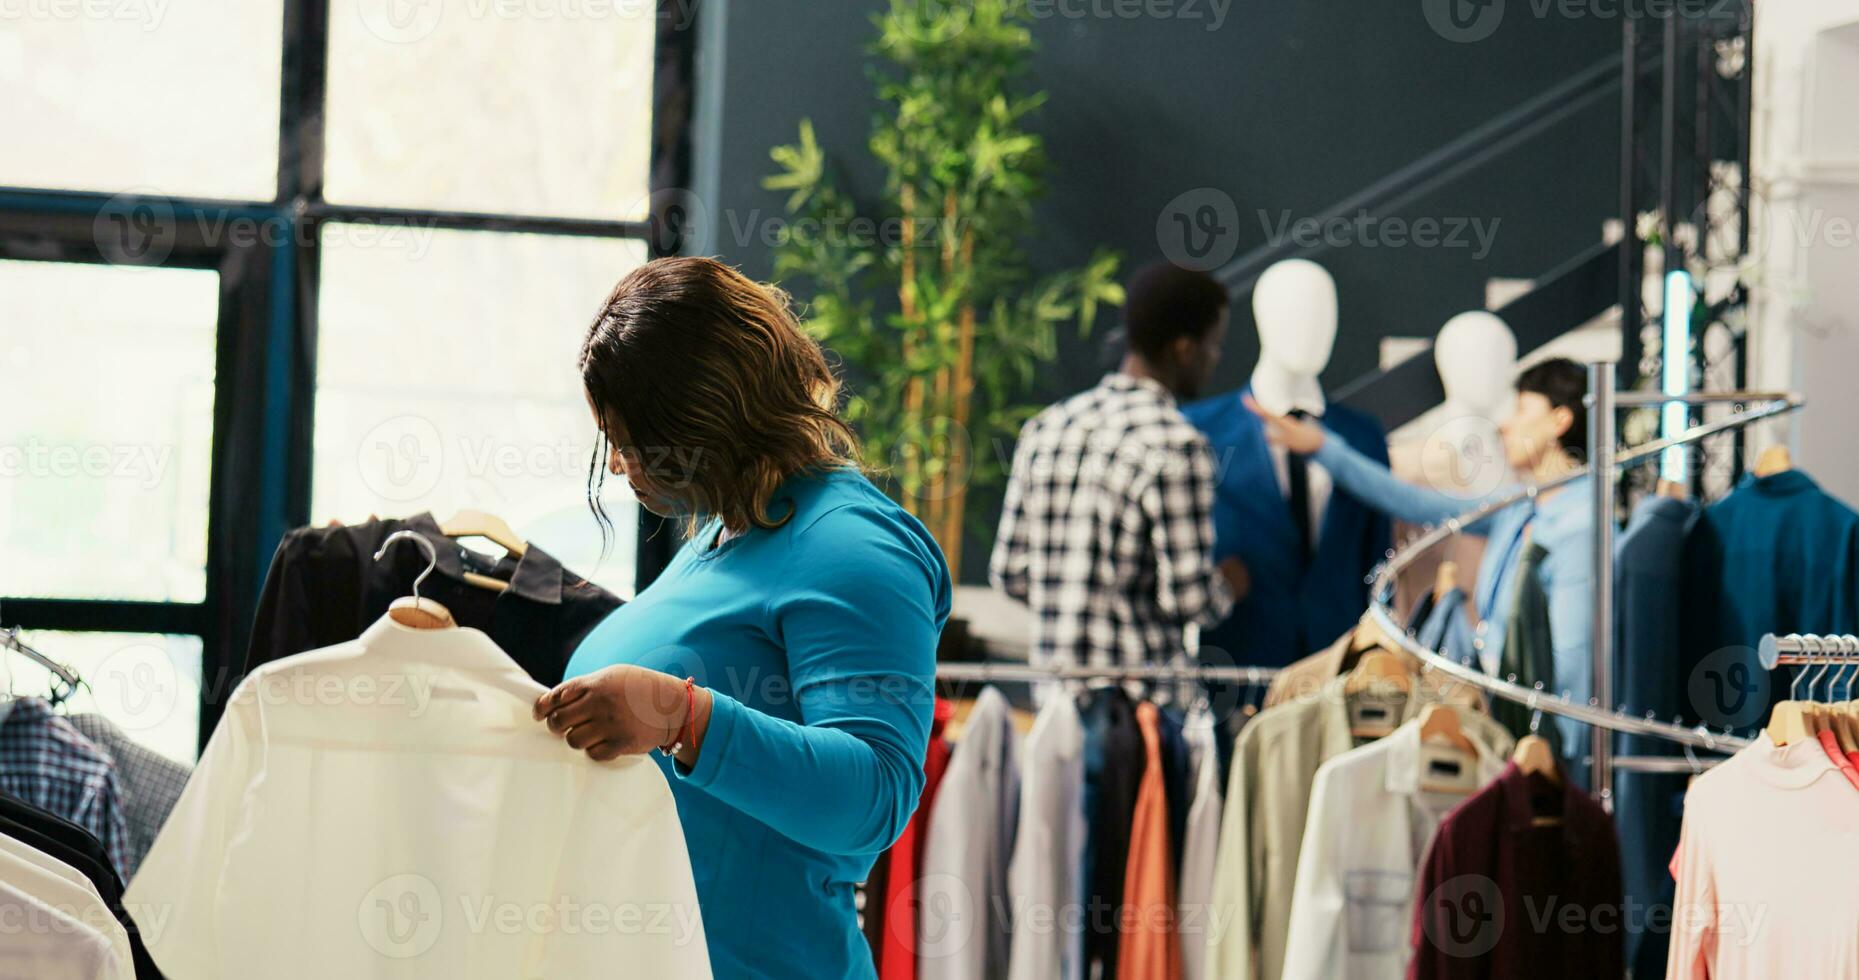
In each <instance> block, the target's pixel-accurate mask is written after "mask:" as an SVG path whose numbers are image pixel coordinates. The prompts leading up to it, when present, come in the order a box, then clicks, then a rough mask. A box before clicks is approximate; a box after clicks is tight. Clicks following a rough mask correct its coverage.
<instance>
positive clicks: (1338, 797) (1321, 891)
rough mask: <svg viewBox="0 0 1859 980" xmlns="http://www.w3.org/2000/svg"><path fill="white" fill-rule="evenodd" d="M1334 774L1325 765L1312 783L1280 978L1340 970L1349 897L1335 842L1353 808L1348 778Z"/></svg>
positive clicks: (1325, 976)
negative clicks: (1308, 811) (1344, 923)
mask: <svg viewBox="0 0 1859 980" xmlns="http://www.w3.org/2000/svg"><path fill="white" fill-rule="evenodd" d="M1338 758H1340V756H1339V757H1338ZM1338 772H1339V770H1338V769H1337V768H1336V767H1335V766H1332V765H1327V764H1326V765H1325V766H1324V767H1323V768H1321V769H1318V770H1317V781H1316V782H1315V783H1313V784H1312V786H1311V790H1310V816H1309V817H1308V818H1307V819H1306V820H1305V822H1304V844H1303V847H1302V849H1301V850H1300V851H1299V852H1298V859H1297V884H1296V885H1295V886H1293V887H1292V889H1291V921H1290V926H1289V928H1288V930H1287V931H1286V934H1285V964H1284V975H1283V976H1284V980H1330V978H1332V977H1340V976H1343V974H1344V965H1345V964H1344V958H1343V954H1342V949H1343V948H1344V938H1345V937H1344V936H1343V915H1344V912H1345V910H1346V908H1347V900H1348V896H1347V895H1346V894H1345V893H1344V890H1343V886H1344V881H1343V868H1342V867H1341V864H1340V861H1339V859H1338V855H1337V843H1338V841H1339V840H1340V838H1341V837H1342V835H1343V834H1344V833H1345V832H1346V829H1347V823H1348V821H1349V820H1350V819H1351V818H1352V816H1353V815H1354V814H1355V813H1356V807H1355V806H1354V801H1353V800H1351V799H1350V792H1349V785H1348V784H1349V780H1348V778H1347V777H1346V776H1345V777H1343V778H1338V777H1337V773H1338ZM1397 935H1398V933H1397Z"/></svg>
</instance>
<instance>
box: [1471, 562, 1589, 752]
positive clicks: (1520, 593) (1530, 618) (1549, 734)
mask: <svg viewBox="0 0 1859 980" xmlns="http://www.w3.org/2000/svg"><path fill="white" fill-rule="evenodd" d="M1547 557H1549V551H1548V550H1547V549H1545V548H1544V547H1543V546H1542V545H1540V544H1538V543H1536V542H1534V541H1532V542H1530V545H1529V547H1527V548H1525V549H1524V552H1523V557H1522V558H1520V559H1518V561H1517V573H1516V575H1517V587H1516V596H1517V598H1516V600H1515V601H1514V602H1512V604H1511V613H1510V622H1508V623H1506V624H1505V626H1504V655H1503V657H1502V658H1501V659H1500V660H1499V661H1498V676H1499V677H1514V678H1515V683H1517V684H1519V685H1521V686H1523V687H1534V686H1536V685H1538V684H1541V685H1542V687H1543V690H1545V691H1554V690H1555V689H1556V659H1555V644H1554V643H1553V642H1551V638H1550V635H1549V594H1548V593H1547V592H1545V591H1544V590H1543V580H1542V577H1541V576H1539V575H1538V574H1537V569H1539V568H1541V567H1542V566H1543V559H1545V558H1547ZM1534 714H1535V712H1534V711H1531V710H1530V708H1529V707H1527V706H1525V705H1521V704H1518V703H1516V702H1515V701H1508V700H1505V699H1503V698H1499V699H1498V700H1497V703H1496V704H1494V705H1492V706H1491V717H1492V718H1495V719H1497V721H1498V722H1499V723H1500V724H1502V725H1503V726H1504V727H1505V728H1506V729H1507V730H1508V731H1509V732H1510V733H1511V734H1512V735H1514V736H1516V737H1517V738H1519V739H1521V738H1523V737H1524V736H1525V735H1528V734H1530V719H1531V717H1532V716H1533V715H1534ZM1537 734H1538V735H1541V736H1542V737H1543V738H1544V739H1546V740H1548V742H1549V744H1550V745H1551V746H1552V747H1554V748H1555V750H1556V755H1558V756H1561V755H1564V754H1565V753H1564V748H1563V746H1562V745H1560V744H1559V743H1560V742H1561V733H1560V731H1559V730H1558V729H1557V727H1556V726H1555V725H1554V724H1548V725H1539V726H1538V728H1537ZM1574 750H1575V747H1574V746H1570V747H1568V751H1574Z"/></svg>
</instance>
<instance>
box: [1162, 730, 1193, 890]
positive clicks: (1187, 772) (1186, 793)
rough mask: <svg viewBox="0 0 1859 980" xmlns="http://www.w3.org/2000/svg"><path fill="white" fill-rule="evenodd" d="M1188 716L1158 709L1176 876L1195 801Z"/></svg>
mask: <svg viewBox="0 0 1859 980" xmlns="http://www.w3.org/2000/svg"><path fill="white" fill-rule="evenodd" d="M1185 724H1186V720H1185V719H1184V718H1183V717H1182V715H1181V712H1180V711H1179V710H1177V709H1175V708H1173V707H1168V708H1163V709H1162V710H1161V711H1158V712H1156V728H1157V730H1158V733H1159V734H1160V735H1161V736H1162V788H1163V790H1164V791H1165V793H1166V795H1167V796H1168V850H1169V857H1170V858H1171V859H1173V860H1174V862H1175V876H1176V879H1177V880H1179V879H1180V876H1181V851H1182V847H1183V846H1184V845H1185V844H1186V843H1187V837H1188V808H1189V807H1190V806H1192V805H1193V803H1194V787H1193V786H1191V785H1189V783H1190V781H1191V777H1192V775H1193V769H1194V757H1193V754H1192V753H1191V752H1190V751H1189V749H1188V740H1187V737H1186V736H1184V735H1183V734H1182V728H1183V726H1184V725H1185Z"/></svg>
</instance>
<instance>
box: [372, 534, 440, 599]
mask: <svg viewBox="0 0 1859 980" xmlns="http://www.w3.org/2000/svg"><path fill="white" fill-rule="evenodd" d="M400 540H407V541H412V542H414V543H415V544H418V545H419V546H420V551H422V552H424V553H425V555H426V570H425V571H423V572H421V573H419V575H418V576H416V577H415V578H414V579H413V601H414V603H415V604H416V605H417V604H418V603H419V601H420V583H422V582H424V581H426V576H428V575H431V574H432V571H433V569H435V568H438V567H439V551H438V549H436V548H434V547H433V545H432V542H431V541H428V540H426V536H425V535H423V534H421V533H419V532H418V531H411V530H400V531H395V532H394V533H392V534H390V535H388V536H387V540H386V541H383V542H381V550H379V551H377V552H375V553H374V560H375V561H380V560H381V558H382V556H384V555H386V554H387V549H388V548H390V547H393V544H394V542H396V541H400Z"/></svg>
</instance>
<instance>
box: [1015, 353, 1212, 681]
mask: <svg viewBox="0 0 1859 980" xmlns="http://www.w3.org/2000/svg"><path fill="white" fill-rule="evenodd" d="M1213 500H1214V466H1213V454H1212V451H1211V450H1209V449H1208V446H1207V440H1206V438H1205V437H1203V436H1202V435H1201V433H1200V432H1199V431H1198V430H1196V429H1195V428H1194V426H1193V425H1192V424H1190V423H1189V422H1188V420H1187V419H1186V418H1184V417H1183V416H1182V414H1181V412H1180V410H1178V409H1177V408H1176V407H1175V399H1174V397H1173V396H1172V395H1170V394H1169V392H1168V390H1167V389H1166V388H1164V387H1162V385H1161V384H1159V383H1157V382H1155V381H1151V380H1148V379H1145V378H1135V377H1131V376H1130V375H1127V374H1121V373H1114V372H1113V373H1111V374H1107V375H1105V376H1104V380H1103V381H1101V382H1099V383H1098V385H1097V387H1095V388H1092V389H1090V390H1089V391H1085V392H1082V393H1080V394H1078V395H1074V396H1072V397H1071V398H1068V399H1066V400H1065V401H1062V402H1060V403H1058V404H1057V405H1053V406H1051V407H1050V408H1047V409H1046V410H1045V411H1043V412H1041V413H1039V414H1038V415H1037V416H1035V417H1034V418H1033V419H1032V421H1030V422H1028V423H1027V424H1026V427H1025V428H1023V429H1022V430H1021V431H1020V443H1019V446H1018V448H1016V449H1015V450H1014V457H1013V473H1012V474H1011V476H1010V477H1009V479H1008V482H1007V499H1006V506H1005V510H1004V511H1003V513H1002V514H1001V524H1000V533H999V536H998V537H997V538H996V540H995V543H994V554H993V556H992V558H991V560H990V561H989V563H988V578H989V579H990V580H991V581H992V582H993V583H994V586H995V588H998V589H1001V590H1002V591H1004V592H1006V593H1007V594H1008V595H1011V596H1013V597H1015V598H1017V599H1020V600H1021V601H1023V602H1025V603H1026V604H1027V605H1028V606H1029V607H1031V608H1032V610H1033V612H1034V614H1035V617H1036V618H1035V623H1034V627H1033V630H1034V635H1033V653H1032V659H1033V662H1034V663H1051V662H1058V663H1072V664H1090V665H1094V666H1109V665H1116V664H1140V663H1149V662H1167V661H1169V660H1171V659H1173V658H1174V657H1176V656H1178V655H1179V654H1180V653H1181V652H1182V650H1183V648H1184V639H1185V635H1184V630H1185V628H1186V626H1187V625H1188V624H1190V623H1195V624H1199V625H1202V626H1208V625H1212V624H1214V623H1217V622H1219V621H1220V620H1221V619H1222V618H1223V617H1225V616H1226V614H1227V611H1228V610H1229V609H1230V608H1231V607H1232V605H1233V595H1232V592H1231V590H1230V589H1229V588H1228V586H1227V583H1226V579H1225V578H1223V577H1222V576H1221V575H1220V573H1219V572H1218V571H1217V570H1216V569H1215V567H1214V564H1213V546H1214V529H1213Z"/></svg>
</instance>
